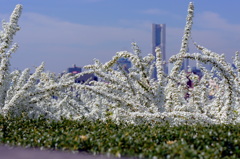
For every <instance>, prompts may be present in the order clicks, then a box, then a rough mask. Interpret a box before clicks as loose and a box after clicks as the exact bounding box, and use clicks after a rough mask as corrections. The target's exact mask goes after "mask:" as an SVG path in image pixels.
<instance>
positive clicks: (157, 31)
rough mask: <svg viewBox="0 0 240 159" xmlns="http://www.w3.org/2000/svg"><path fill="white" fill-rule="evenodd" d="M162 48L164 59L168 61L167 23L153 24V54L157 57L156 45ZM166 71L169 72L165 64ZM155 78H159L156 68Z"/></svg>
mask: <svg viewBox="0 0 240 159" xmlns="http://www.w3.org/2000/svg"><path fill="white" fill-rule="evenodd" d="M157 46H158V47H160V48H161V52H162V59H163V61H166V24H152V54H153V55H154V56H155V57H156V52H155V49H156V47H157ZM163 68H164V72H165V73H166V74H167V73H168V70H167V66H166V64H164V66H163ZM153 78H155V79H156V78H157V74H156V70H155V71H154V74H153Z"/></svg>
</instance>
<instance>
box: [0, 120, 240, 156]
mask: <svg viewBox="0 0 240 159" xmlns="http://www.w3.org/2000/svg"><path fill="white" fill-rule="evenodd" d="M239 132H240V125H239V124H238V125H205V126H203V125H194V126H192V125H182V126H170V125H169V124H164V125H163V124H162V123H158V124H154V125H151V124H144V123H142V124H139V125H133V124H126V123H125V124H123V123H121V124H116V123H115V122H114V121H111V120H108V121H106V122H102V121H100V120H96V121H95V122H90V121H89V120H86V119H83V120H81V121H73V120H68V119H63V120H60V121H54V120H53V121H50V120H46V119H44V118H39V119H28V120H27V119H23V118H17V119H16V118H14V119H6V118H4V117H2V116H1V117H0V142H2V143H5V144H8V145H19V146H23V147H37V148H44V149H46V148H47V149H52V150H66V151H74V152H81V151H87V152H90V153H93V154H109V155H115V156H118V157H120V156H129V157H143V158H153V157H154V156H156V157H160V158H224V157H229V158H239V157H240V146H239V145H240V139H239Z"/></svg>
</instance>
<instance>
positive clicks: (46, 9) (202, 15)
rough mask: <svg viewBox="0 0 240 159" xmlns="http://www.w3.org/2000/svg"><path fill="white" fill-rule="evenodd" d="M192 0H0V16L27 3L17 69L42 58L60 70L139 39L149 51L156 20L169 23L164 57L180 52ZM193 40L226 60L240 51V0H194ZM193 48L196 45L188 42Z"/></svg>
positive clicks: (144, 50) (104, 56) (106, 55)
mask: <svg viewBox="0 0 240 159" xmlns="http://www.w3.org/2000/svg"><path fill="white" fill-rule="evenodd" d="M189 2H190V1H189V0H182V1H175V0H169V1H164V0H152V1H151V3H149V1H144V0H138V1H137V0H131V1H126V0H123V1H112V0H69V1H64V0H51V1H50V2H49V1H46V0H45V1H44V0H34V1H25V0H11V1H9V0H0V4H1V5H0V20H2V19H5V20H6V21H8V19H9V16H10V14H11V12H12V11H13V9H14V7H15V6H16V4H19V3H20V4H22V5H23V12H22V16H21V18H20V21H19V25H20V27H21V30H20V31H19V32H17V35H16V37H15V38H14V42H16V43H18V44H19V46H20V48H19V49H18V50H17V52H16V54H13V56H12V59H11V65H12V68H13V69H20V70H23V69H24V68H30V69H34V68H35V66H39V65H40V64H41V62H42V61H44V62H45V64H46V70H47V71H51V72H56V73H61V72H62V71H64V70H66V69H67V68H68V67H71V66H72V65H73V64H76V65H77V66H80V67H82V66H84V65H88V64H93V59H94V58H97V59H99V60H100V61H101V62H103V63H104V62H107V61H108V60H110V59H111V58H112V56H114V55H115V53H116V52H117V51H123V50H127V51H130V52H132V50H131V42H136V43H137V44H138V45H139V47H140V49H141V50H142V55H143V56H145V55H147V54H149V53H151V52H152V50H151V49H152V46H151V42H152V41H151V38H152V37H151V36H152V34H151V27H152V24H153V23H156V24H166V59H168V58H169V57H170V56H172V55H174V54H176V53H178V51H179V49H180V46H181V39H182V36H183V31H184V27H185V23H186V21H185V19H186V16H187V8H188V4H189ZM193 3H194V6H195V16H194V24H193V28H192V38H193V39H192V40H193V41H195V42H197V43H198V44H200V45H203V46H205V47H206V48H208V49H210V50H212V51H214V52H217V53H220V54H222V53H225V55H226V58H227V60H228V62H231V61H232V60H231V57H232V56H234V53H235V52H236V51H240V45H239V42H240V19H238V18H236V15H237V14H238V6H239V5H240V1H239V0H232V1H231V3H230V2H229V1H227V0H222V1H220V2H219V1H217V0H211V1H210V2H209V1H206V0H195V1H193ZM189 49H190V52H191V53H193V52H196V51H197V50H196V49H194V47H192V42H191V43H190V48H189Z"/></svg>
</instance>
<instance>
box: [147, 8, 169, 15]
mask: <svg viewBox="0 0 240 159" xmlns="http://www.w3.org/2000/svg"><path fill="white" fill-rule="evenodd" d="M143 13H145V14H151V15H166V14H168V12H167V11H164V10H160V9H147V10H144V11H143Z"/></svg>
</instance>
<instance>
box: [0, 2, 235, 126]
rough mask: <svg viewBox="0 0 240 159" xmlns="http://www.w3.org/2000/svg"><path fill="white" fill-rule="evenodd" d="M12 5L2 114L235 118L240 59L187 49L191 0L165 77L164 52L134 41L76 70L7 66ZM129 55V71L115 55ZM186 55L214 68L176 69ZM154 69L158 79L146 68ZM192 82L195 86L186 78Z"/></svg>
mask: <svg viewBox="0 0 240 159" xmlns="http://www.w3.org/2000/svg"><path fill="white" fill-rule="evenodd" d="M21 8H22V7H21V5H17V6H16V8H15V10H14V11H13V14H12V16H11V17H10V22H9V23H6V22H4V23H3V31H1V32H0V42H1V46H0V58H1V61H0V62H1V63H0V72H1V73H0V113H1V114H2V115H4V116H13V117H15V116H21V115H25V116H27V117H30V118H37V117H39V116H43V117H46V118H51V119H55V120H59V119H61V117H65V118H70V119H74V120H81V118H83V117H84V118H88V119H90V120H95V119H101V120H103V121H105V120H107V119H112V120H114V121H115V122H129V123H134V124H139V123H144V122H150V123H156V122H163V123H164V122H169V123H170V124H172V125H179V124H197V123H202V124H206V123H207V124H222V123H225V124H229V123H231V124H235V123H240V117H239V113H240V94H239V93H240V62H239V61H240V57H239V53H238V52H237V53H236V56H235V58H234V64H235V66H236V69H234V68H233V67H232V66H231V65H230V64H228V63H227V62H226V61H225V59H224V56H223V55H219V54H217V53H214V52H212V51H210V50H208V49H206V48H204V47H202V46H200V45H197V44H195V46H196V48H197V49H198V50H199V51H201V53H193V54H190V53H187V50H188V43H189V39H190V37H191V28H192V24H193V13H194V6H193V3H190V4H189V9H188V16H187V22H186V27H185V31H184V36H183V39H182V45H181V49H180V52H179V53H178V54H177V55H174V56H172V57H171V58H170V60H169V61H170V62H171V63H174V67H173V69H172V71H171V72H170V74H169V75H167V74H165V73H164V71H163V64H164V62H163V61H162V54H161V50H160V48H156V50H155V51H156V59H155V57H154V56H153V55H151V54H149V55H147V56H146V57H142V56H141V51H140V49H139V47H138V46H137V44H136V43H133V44H132V45H133V52H134V53H130V52H127V51H121V52H117V54H116V55H115V56H114V57H113V58H112V60H110V61H109V62H107V63H105V64H102V63H101V62H100V61H98V60H95V63H94V64H93V65H89V66H85V68H86V69H88V71H86V72H83V73H79V74H77V75H71V74H64V75H62V76H56V75H55V74H53V73H49V72H44V64H41V65H40V66H39V67H38V68H36V70H35V72H34V73H33V74H30V72H29V69H25V70H24V71H18V70H16V71H13V72H12V73H10V71H9V65H10V63H9V58H10V56H11V54H12V53H13V52H15V51H16V49H17V45H16V44H14V45H11V43H12V39H13V35H14V34H15V33H16V31H18V30H19V27H18V25H17V22H18V18H19V17H20V13H21ZM121 58H126V59H128V60H129V61H131V64H132V66H131V68H129V69H128V70H127V71H126V70H125V68H123V67H122V65H120V64H119V65H118V69H117V70H115V69H113V66H114V65H116V64H118V60H119V59H121ZM184 59H192V60H196V61H198V62H200V63H209V64H211V65H212V70H210V71H209V70H207V69H206V68H204V67H202V66H201V65H200V64H199V67H200V68H201V71H202V72H203V76H202V77H199V76H197V75H195V74H193V73H191V72H185V71H180V68H181V65H182V62H183V60H184ZM154 69H156V73H157V79H153V78H152V77H153V75H152V73H153V72H154ZM89 73H94V74H95V75H96V76H97V77H98V78H99V79H100V80H99V81H88V82H86V83H84V84H79V83H75V82H74V81H75V79H76V78H78V77H80V76H83V75H85V74H89ZM189 81H191V82H192V83H193V86H189V85H188V84H187V83H188V82H189Z"/></svg>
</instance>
